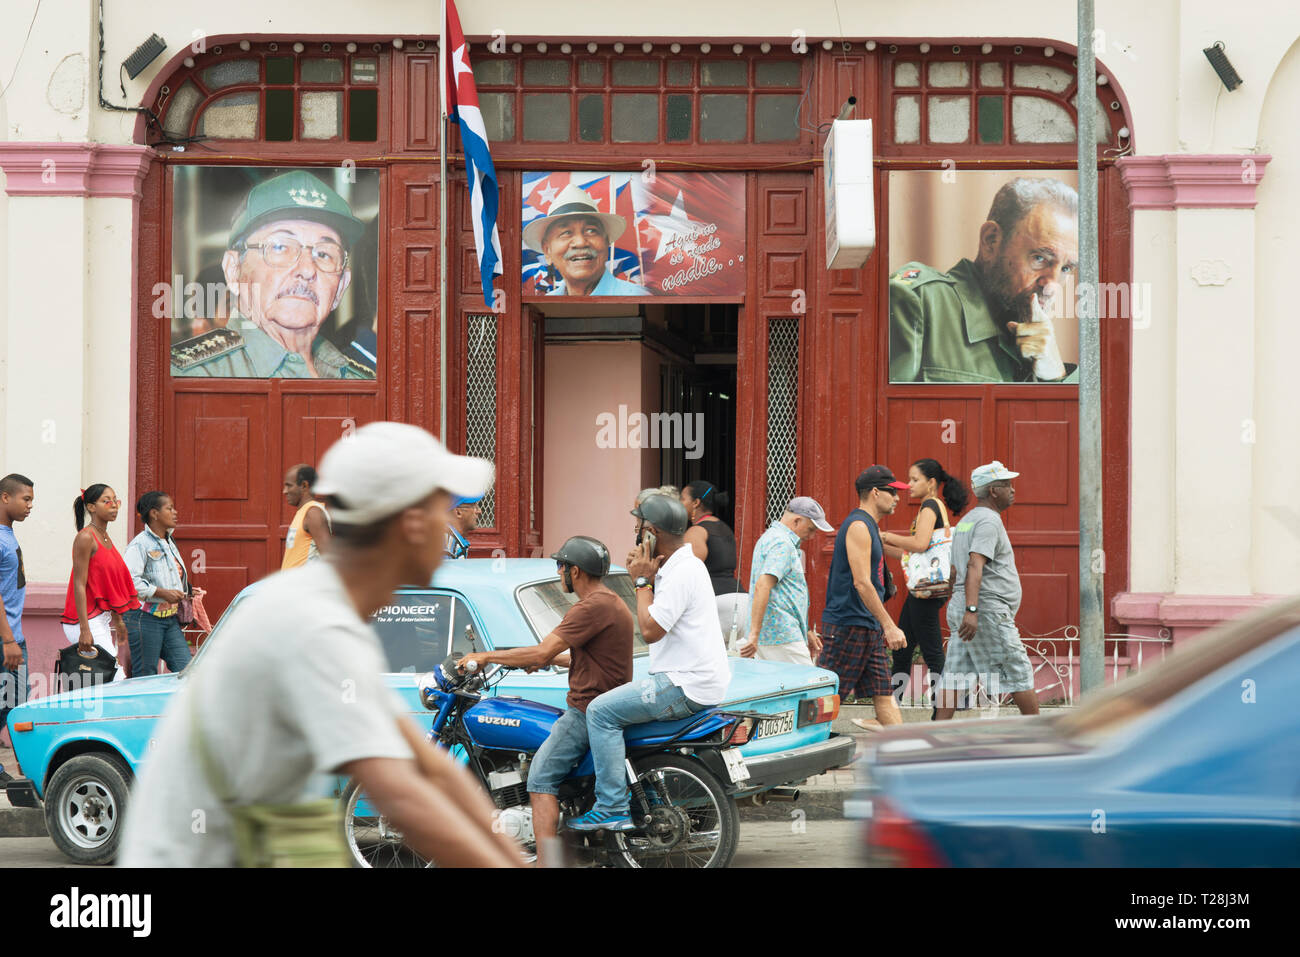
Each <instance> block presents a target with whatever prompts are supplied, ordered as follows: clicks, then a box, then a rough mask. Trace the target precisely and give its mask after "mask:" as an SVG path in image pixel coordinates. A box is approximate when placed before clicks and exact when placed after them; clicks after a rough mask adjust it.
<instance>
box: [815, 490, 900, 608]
mask: <svg viewBox="0 0 1300 957" xmlns="http://www.w3.org/2000/svg"><path fill="white" fill-rule="evenodd" d="M854 522H865V523H866V525H867V531H868V532H870V533H871V584H873V585H874V586H875V587H876V594H878V595H879V596H880V600H881V601H884V599H885V546H884V543H883V542H882V541H881V540H880V530H879V529H878V528H876V523H875V521H874V520H873V519H872V517H871V516H870V515H868V514H867V513H866V512H865V511H864V510H863V509H860V508H855V509H854V510H853V511H851V512H849V514H848V516H847V517H846V518H845V519H844V522H843V523H842V524H841V525H840V527H839V531H838V532H836V533H835V552H834V554H833V555H832V556H831V572H830V575H829V577H828V578H827V579H826V609H825V611H823V612H822V621H824V622H826V624H828V625H856V626H858V627H860V628H862V627H868V626H870V627H873V628H879V627H880V623H879V622H877V621H876V616H875V615H873V614H871V612H869V611H867V606H866V605H865V604H863V602H862V596H861V595H859V594H858V590H857V589H856V588H854V587H853V569H852V568H850V567H849V552H848V546H847V544H846V542H847V540H848V535H849V526H850V525H852V524H853V523H854Z"/></svg>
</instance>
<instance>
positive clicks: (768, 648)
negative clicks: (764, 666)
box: [757, 641, 812, 668]
mask: <svg viewBox="0 0 1300 957" xmlns="http://www.w3.org/2000/svg"><path fill="white" fill-rule="evenodd" d="M757 657H759V658H761V659H763V660H764V661H783V662H785V663H786V664H789V665H808V667H810V668H811V667H812V656H811V655H810V654H808V643H807V642H806V641H787V642H785V643H784V644H780V645H764V644H759V646H758V655H757Z"/></svg>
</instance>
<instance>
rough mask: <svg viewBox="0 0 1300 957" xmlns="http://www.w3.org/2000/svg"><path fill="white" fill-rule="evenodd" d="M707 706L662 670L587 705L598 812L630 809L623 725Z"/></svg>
mask: <svg viewBox="0 0 1300 957" xmlns="http://www.w3.org/2000/svg"><path fill="white" fill-rule="evenodd" d="M703 710H704V706H703V705H698V704H696V703H695V702H694V701H691V699H690V698H688V697H686V695H685V694H683V693H682V689H681V688H679V687H677V686H676V685H675V684H673V683H672V680H671V679H669V677H668V675H666V674H664V673H662V672H660V673H659V674H655V675H650V676H649V677H648V678H643V679H642V680H640V681H632V682H629V683H628V684H625V685H622V686H620V687H618V688H615V689H614V690H612V691H606V692H605V693H604V694H603V695H601V696H600V697H598V698H596V700H595V701H593V702H592V703H591V704H589V705H587V739H588V741H589V742H590V744H591V756H592V759H593V760H594V761H595V762H596V806H595V807H594V808H592V810H593V811H596V812H602V811H603V812H605V813H607V814H623V815H626V814H627V813H628V790H627V769H626V768H625V767H624V765H625V764H626V762H627V746H626V744H625V743H624V741H623V729H624V728H626V727H627V726H628V725H632V724H644V723H645V722H647V721H676V720H679V719H681V718H686V717H690V716H691V715H693V714H695V713H696V712H697V711H703Z"/></svg>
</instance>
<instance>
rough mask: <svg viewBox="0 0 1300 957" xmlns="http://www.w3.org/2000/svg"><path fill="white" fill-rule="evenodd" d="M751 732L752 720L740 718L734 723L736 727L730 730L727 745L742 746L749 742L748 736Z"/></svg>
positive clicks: (752, 727)
mask: <svg viewBox="0 0 1300 957" xmlns="http://www.w3.org/2000/svg"><path fill="white" fill-rule="evenodd" d="M753 730H754V719H753V718H741V719H740V720H739V721H737V722H736V726H735V727H734V728H732V729H731V737H729V738H727V744H744V743H745V742H746V741H748V740H749V735H750V733H751V732H752V731H753Z"/></svg>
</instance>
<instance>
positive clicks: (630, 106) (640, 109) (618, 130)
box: [611, 70, 659, 143]
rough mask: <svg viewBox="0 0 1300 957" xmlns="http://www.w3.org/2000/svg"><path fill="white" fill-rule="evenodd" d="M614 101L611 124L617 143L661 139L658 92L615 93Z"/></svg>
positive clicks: (647, 141)
mask: <svg viewBox="0 0 1300 957" xmlns="http://www.w3.org/2000/svg"><path fill="white" fill-rule="evenodd" d="M615 72H617V70H615ZM613 101H614V103H613V107H614V118H613V122H612V123H611V126H612V127H613V133H614V142H615V143H651V142H656V141H657V140H658V139H659V96H658V94H655V93H615V94H614V96H613Z"/></svg>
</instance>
